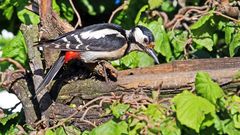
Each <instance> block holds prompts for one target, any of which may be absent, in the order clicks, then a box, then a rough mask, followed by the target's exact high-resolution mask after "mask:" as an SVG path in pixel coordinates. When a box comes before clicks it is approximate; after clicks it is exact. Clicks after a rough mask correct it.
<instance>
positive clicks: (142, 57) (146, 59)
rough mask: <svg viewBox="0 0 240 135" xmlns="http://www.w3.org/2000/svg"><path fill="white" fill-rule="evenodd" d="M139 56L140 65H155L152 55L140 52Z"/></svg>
mask: <svg viewBox="0 0 240 135" xmlns="http://www.w3.org/2000/svg"><path fill="white" fill-rule="evenodd" d="M137 54H138V58H139V63H138V67H149V66H151V65H154V60H153V58H152V57H151V56H149V55H148V54H146V53H144V52H138V53H137Z"/></svg>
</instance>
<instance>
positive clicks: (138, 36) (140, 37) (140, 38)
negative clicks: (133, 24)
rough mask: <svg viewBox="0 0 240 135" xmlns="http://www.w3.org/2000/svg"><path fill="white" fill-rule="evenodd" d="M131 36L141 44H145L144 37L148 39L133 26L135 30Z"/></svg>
mask: <svg viewBox="0 0 240 135" xmlns="http://www.w3.org/2000/svg"><path fill="white" fill-rule="evenodd" d="M133 36H134V38H135V39H136V41H137V42H138V43H140V44H143V45H144V44H145V43H144V38H147V39H148V37H147V36H146V35H144V34H143V33H142V31H141V30H140V29H139V28H135V30H134V32H133Z"/></svg>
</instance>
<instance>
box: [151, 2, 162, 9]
mask: <svg viewBox="0 0 240 135" xmlns="http://www.w3.org/2000/svg"><path fill="white" fill-rule="evenodd" d="M162 3H163V1H162V0H148V4H149V6H150V9H151V10H152V9H155V8H158V7H160V6H161V4H162Z"/></svg>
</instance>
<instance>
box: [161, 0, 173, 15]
mask: <svg viewBox="0 0 240 135" xmlns="http://www.w3.org/2000/svg"><path fill="white" fill-rule="evenodd" d="M161 9H162V10H163V11H165V12H172V11H173V10H174V9H175V7H174V6H173V3H172V2H171V1H169V0H164V1H163V3H162V4H161Z"/></svg>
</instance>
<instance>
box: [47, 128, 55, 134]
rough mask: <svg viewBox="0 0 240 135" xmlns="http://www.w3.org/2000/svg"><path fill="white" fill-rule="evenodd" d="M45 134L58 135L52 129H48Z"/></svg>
mask: <svg viewBox="0 0 240 135" xmlns="http://www.w3.org/2000/svg"><path fill="white" fill-rule="evenodd" d="M45 135H56V134H55V133H54V132H53V131H52V130H51V129H47V130H46V132H45Z"/></svg>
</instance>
